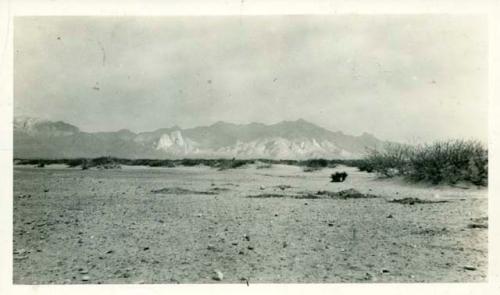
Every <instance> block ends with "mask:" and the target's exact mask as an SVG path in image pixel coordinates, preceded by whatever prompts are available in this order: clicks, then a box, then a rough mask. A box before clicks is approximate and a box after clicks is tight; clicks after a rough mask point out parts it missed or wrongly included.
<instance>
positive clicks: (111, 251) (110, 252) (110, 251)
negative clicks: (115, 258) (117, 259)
mask: <svg viewBox="0 0 500 295" xmlns="http://www.w3.org/2000/svg"><path fill="white" fill-rule="evenodd" d="M114 252H115V251H113V250H109V251H108V252H106V254H112V253H114Z"/></svg>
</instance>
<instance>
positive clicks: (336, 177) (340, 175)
mask: <svg viewBox="0 0 500 295" xmlns="http://www.w3.org/2000/svg"><path fill="white" fill-rule="evenodd" d="M330 177H331V178H332V181H331V182H344V180H345V179H346V178H347V173H345V172H335V174H332V175H331V176H330Z"/></svg>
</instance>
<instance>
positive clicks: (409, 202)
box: [388, 198, 448, 205]
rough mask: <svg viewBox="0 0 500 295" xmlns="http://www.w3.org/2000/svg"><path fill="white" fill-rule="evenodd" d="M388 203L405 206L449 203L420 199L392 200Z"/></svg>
mask: <svg viewBox="0 0 500 295" xmlns="http://www.w3.org/2000/svg"><path fill="white" fill-rule="evenodd" d="M388 202H389V203H399V204H404V205H415V204H433V203H448V201H445V200H440V201H432V200H422V199H419V198H404V199H392V200H390V201H388Z"/></svg>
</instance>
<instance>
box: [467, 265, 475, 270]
mask: <svg viewBox="0 0 500 295" xmlns="http://www.w3.org/2000/svg"><path fill="white" fill-rule="evenodd" d="M464 269H465V270H477V268H475V267H474V266H469V265H466V266H464Z"/></svg>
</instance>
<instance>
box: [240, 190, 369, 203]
mask: <svg viewBox="0 0 500 295" xmlns="http://www.w3.org/2000/svg"><path fill="white" fill-rule="evenodd" d="M377 197H378V196H376V195H372V194H363V193H360V192H359V191H357V190H355V189H352V188H351V189H347V190H343V191H339V192H330V191H318V192H316V193H309V192H304V193H303V194H300V195H284V194H259V195H253V196H248V197H247V198H293V199H340V200H347V199H371V198H377Z"/></svg>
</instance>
